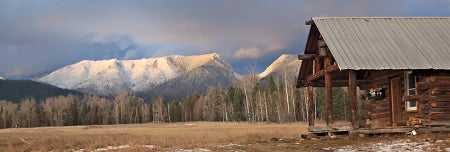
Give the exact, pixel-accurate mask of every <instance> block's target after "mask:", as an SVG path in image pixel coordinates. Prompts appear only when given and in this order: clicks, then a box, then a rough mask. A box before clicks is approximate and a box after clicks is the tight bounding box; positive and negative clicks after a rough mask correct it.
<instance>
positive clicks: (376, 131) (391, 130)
mask: <svg viewBox="0 0 450 152" xmlns="http://www.w3.org/2000/svg"><path fill="white" fill-rule="evenodd" d="M410 131H411V128H379V129H367V130H366V129H359V130H355V132H356V133H361V134H385V133H407V132H410Z"/></svg>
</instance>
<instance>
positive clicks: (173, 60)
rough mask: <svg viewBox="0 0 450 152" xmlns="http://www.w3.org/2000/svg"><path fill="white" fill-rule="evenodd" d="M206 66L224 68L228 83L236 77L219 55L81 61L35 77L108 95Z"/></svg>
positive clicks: (162, 81)
mask: <svg viewBox="0 0 450 152" xmlns="http://www.w3.org/2000/svg"><path fill="white" fill-rule="evenodd" d="M205 65H214V66H211V67H210V68H212V67H213V68H219V69H224V71H226V72H228V73H229V75H227V76H224V77H221V79H227V80H228V79H229V80H228V81H230V82H231V79H234V78H235V77H237V76H239V75H238V74H237V73H235V72H234V70H233V68H232V67H231V65H230V64H228V63H227V62H225V61H224V60H223V59H221V58H220V56H219V54H217V53H210V54H204V55H192V56H181V55H172V56H165V57H159V58H143V59H140V60H118V59H109V60H98V61H92V60H83V61H80V62H78V63H75V64H72V65H68V66H65V67H62V68H60V69H58V70H55V71H53V72H51V73H50V74H48V75H45V76H43V77H40V78H37V79H36V81H39V82H43V83H48V84H51V85H54V86H57V87H61V88H64V89H72V90H77V91H81V92H90V93H96V94H99V95H107V96H110V95H114V94H115V93H116V92H117V91H119V90H126V91H133V92H146V91H148V90H152V89H154V88H156V87H157V86H159V85H162V84H165V83H167V82H169V81H170V80H173V79H174V78H178V77H180V76H183V74H186V73H188V72H190V71H193V70H195V69H197V68H199V67H202V66H205ZM206 71H208V69H206ZM199 75H201V73H200V74H199ZM202 83H206V82H202Z"/></svg>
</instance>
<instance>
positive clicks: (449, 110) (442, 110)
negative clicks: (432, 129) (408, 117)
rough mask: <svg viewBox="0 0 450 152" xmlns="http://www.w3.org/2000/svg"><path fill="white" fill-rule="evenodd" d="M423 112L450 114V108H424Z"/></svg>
mask: <svg viewBox="0 0 450 152" xmlns="http://www.w3.org/2000/svg"><path fill="white" fill-rule="evenodd" d="M422 112H423V113H425V114H428V113H449V114H450V108H431V107H430V108H424V109H422Z"/></svg>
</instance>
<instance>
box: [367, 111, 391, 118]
mask: <svg viewBox="0 0 450 152" xmlns="http://www.w3.org/2000/svg"><path fill="white" fill-rule="evenodd" d="M389 116H390V114H389V112H385V113H376V114H371V115H370V117H371V118H372V119H380V118H389Z"/></svg>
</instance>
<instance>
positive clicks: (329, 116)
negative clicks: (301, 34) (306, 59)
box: [324, 57, 334, 125]
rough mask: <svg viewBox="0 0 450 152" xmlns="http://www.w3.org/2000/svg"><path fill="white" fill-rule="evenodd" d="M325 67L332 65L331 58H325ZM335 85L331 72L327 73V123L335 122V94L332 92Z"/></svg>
mask: <svg viewBox="0 0 450 152" xmlns="http://www.w3.org/2000/svg"><path fill="white" fill-rule="evenodd" d="M324 66H325V67H329V66H331V58H330V57H326V58H325V63H324ZM332 89H333V86H332V84H331V74H330V73H328V72H326V73H325V99H326V102H327V125H330V124H333V123H334V120H333V94H332Z"/></svg>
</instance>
